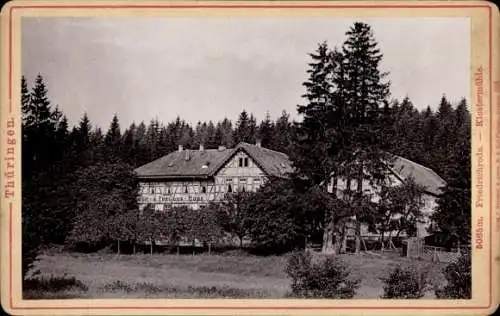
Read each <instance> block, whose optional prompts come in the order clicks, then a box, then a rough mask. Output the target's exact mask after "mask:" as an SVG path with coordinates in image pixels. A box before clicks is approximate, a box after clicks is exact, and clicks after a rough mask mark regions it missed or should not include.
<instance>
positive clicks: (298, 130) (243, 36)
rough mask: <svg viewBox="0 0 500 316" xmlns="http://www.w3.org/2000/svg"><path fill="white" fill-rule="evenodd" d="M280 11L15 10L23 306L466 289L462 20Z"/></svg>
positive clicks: (474, 235) (474, 121)
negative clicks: (78, 12)
mask: <svg viewBox="0 0 500 316" xmlns="http://www.w3.org/2000/svg"><path fill="white" fill-rule="evenodd" d="M488 7H489V8H490V9H491V6H488ZM109 10H110V11H112V9H109ZM147 10H149V9H147ZM200 10H203V9H200ZM283 10H285V9H283ZM151 11H154V9H151ZM262 11H263V12H264V11H265V10H262ZM266 12H267V11H266ZM481 12H483V11H481ZM297 13H299V12H295V14H293V15H291V16H286V17H282V16H279V15H277V14H274V15H273V14H263V15H262V16H259V17H253V16H245V15H244V14H239V15H231V14H220V15H207V16H198V15H194V14H193V15H191V16H188V15H182V16H181V15H179V16H175V15H172V16H170V15H169V16H162V15H161V14H158V15H154V14H153V15H152V16H147V15H144V16H141V15H137V16H133V15H126V16H119V17H117V16H111V14H109V16H107V15H106V14H100V15H97V14H96V15H95V16H92V15H90V14H86V15H85V14H82V15H73V16H71V15H70V14H67V15H54V16H47V15H43V14H40V15H31V16H22V17H20V18H18V22H17V23H18V24H14V25H18V28H19V32H18V39H17V40H14V43H15V44H14V47H16V46H15V45H17V47H18V48H19V59H18V63H17V66H16V67H18V68H19V69H18V70H19V73H18V75H15V76H13V78H14V80H17V81H15V82H13V83H12V85H13V86H14V89H13V90H12V91H13V92H12V94H14V95H15V97H14V96H13V97H12V98H15V100H19V102H18V103H17V104H16V103H14V105H13V106H14V110H13V111H14V113H15V114H16V115H18V118H19V119H18V120H17V121H16V124H18V125H16V127H15V128H16V129H17V130H16V133H19V134H18V135H17V136H16V138H17V141H18V144H17V145H16V146H18V147H16V148H17V149H16V152H15V154H16V155H18V158H17V161H16V162H15V163H16V165H17V166H18V167H16V168H17V169H15V170H16V171H15V172H16V175H15V176H16V177H19V181H18V183H16V184H15V188H14V184H12V187H11V186H10V185H8V183H10V182H6V183H7V185H4V195H3V197H2V199H4V198H5V199H7V198H16V199H17V200H16V201H18V202H16V203H19V214H20V215H19V219H20V220H19V233H18V235H17V236H18V237H19V238H18V239H17V240H19V245H18V246H19V253H20V255H19V256H20V258H19V260H18V263H19V266H18V267H17V269H19V270H20V273H19V278H21V279H20V280H18V281H15V282H17V283H16V284H19V286H20V290H19V291H20V294H19V295H20V296H19V299H20V300H22V301H23V302H25V301H32V302H37V301H39V300H44V301H45V300H49V301H56V300H57V301H59V300H64V301H73V300H82V299H86V300H93V299H113V300H116V299H119V300H121V299H127V300H129V299H141V300H142V299H145V300H146V301H147V300H152V299H168V300H170V299H203V300H204V299H209V300H216V299H224V301H226V300H230V299H254V300H257V299H275V300H278V299H280V300H281V299H282V300H285V301H286V300H297V299H323V300H326V299H330V300H374V301H376V300H378V301H384V300H414V301H427V300H432V301H434V302H439V301H442V300H466V301H470V300H471V299H472V298H473V296H474V295H477V294H474V295H473V287H472V283H473V282H472V279H473V278H472V276H473V270H474V269H476V268H473V266H474V264H475V261H474V264H473V253H475V252H478V251H480V250H481V249H483V244H484V247H485V249H484V251H486V247H491V245H490V243H491V237H487V236H489V235H485V233H483V229H484V231H487V230H488V227H487V226H488V225H490V224H487V223H489V221H491V219H490V218H486V216H487V215H486V214H487V211H486V209H488V205H491V203H490V202H489V199H491V198H492V197H491V196H489V195H485V194H487V193H484V192H486V191H488V192H490V188H489V186H490V184H489V182H486V181H490V180H488V179H490V178H489V177H490V176H491V175H490V176H488V172H489V170H490V169H488V168H489V164H490V163H492V162H486V161H485V159H489V158H487V157H489V156H490V155H492V154H491V151H492V150H493V149H488V148H489V147H488V148H486V146H489V145H487V144H486V145H484V146H485V147H484V148H485V149H483V147H481V149H480V150H479V151H474V150H473V141H474V139H475V137H476V138H477V137H479V139H480V140H481V135H483V136H482V137H486V136H484V135H486V134H488V133H489V132H487V131H488V130H487V129H485V130H484V131H483V132H482V133H483V134H480V135H479V136H477V135H476V136H474V135H475V130H474V128H476V127H481V126H483V123H484V124H485V125H486V124H487V122H489V119H488V117H487V115H491V112H490V110H488V108H487V107H486V106H484V105H483V103H484V104H486V103H487V102H488V101H487V100H486V99H487V97H486V96H484V101H483V100H482V99H480V98H479V97H480V93H484V91H483V90H482V89H484V90H486V89H488V88H487V87H489V86H490V85H489V80H491V69H489V70H487V68H488V65H487V64H485V65H484V66H482V67H473V66H471V65H472V64H471V60H472V59H473V54H474V53H475V48H473V44H472V36H473V29H472V28H471V25H472V24H471V20H472V18H471V17H468V16H466V15H456V16H397V15H395V16H369V15H367V14H359V15H357V16H356V14H353V15H350V16H326V15H321V14H319V13H318V14H317V16H313V15H311V14H309V15H308V14H304V15H303V16H301V15H300V14H297ZM16 41H17V42H16ZM16 43H17V44H16ZM484 50H485V52H484V54H486V53H487V50H486V49H484ZM476 53H477V51H476ZM490 67H491V64H490ZM16 71H17V70H16ZM11 78H12V77H11ZM488 78H489V79H488ZM479 86H480V87H481V90H479V88H477V87H479ZM483 86H484V88H483ZM16 87H18V88H16ZM476 88H477V89H476ZM490 93H491V92H490ZM481 98H482V94H481ZM2 100H3V99H2ZM2 107H4V105H2ZM16 111H18V112H16ZM13 122H14V121H13V120H12V121H7V123H6V124H4V123H2V124H4V125H5V126H6V127H5V126H4V128H7V129H8V128H9V124H11V123H12V126H11V127H13V126H14V123H13ZM488 124H489V123H488ZM6 135H10V134H9V133H8V132H7V134H6ZM2 137H5V135H4V136H2ZM488 137H489V136H488ZM488 139H489V138H488ZM488 139H483V141H485V140H486V141H488ZM7 142H8V141H7ZM12 148H14V147H12ZM3 152H4V156H5V158H4V159H3V160H4V162H3V163H4V165H3V167H2V168H3V170H2V171H3V172H2V173H4V172H5V175H6V176H7V173H6V172H9V159H10V160H11V161H12V166H14V159H15V158H13V157H14V149H12V150H11V151H9V148H8V147H7V151H5V150H3ZM9 154H11V157H12V158H9ZM483 156H484V157H483ZM16 157H17V156H16ZM474 159H475V160H474ZM472 160H474V161H475V162H476V163H478V164H479V165H480V166H479V167H477V168H473V167H472ZM483 165H484V166H483ZM483 167H484V168H483ZM12 168H14V167H12ZM13 170H14V169H12V176H14V171H13ZM485 177H487V178H485ZM473 179H474V182H473ZM12 183H14V182H12ZM483 186H484V187H483ZM473 189H474V192H473ZM16 194H18V195H16ZM488 203H489V204H488ZM483 204H484V206H483ZM2 205H3V204H2ZM12 205H13V204H10V210H11V215H10V216H12V209H13V206H12ZM483 207H484V208H485V211H484V212H483V213H484V219H483V217H480V219H479V220H476V218H475V217H474V216H473V211H474V208H483ZM2 208H3V206H2ZM488 210H489V209H488ZM5 218H7V216H6V217H5ZM3 220H4V218H2V221H3ZM11 225H12V224H11ZM478 225H479V226H478ZM483 226H484V227H483ZM478 227H479V228H478ZM489 227H491V225H490V226H489ZM16 229H17V228H16ZM491 234H492V232H490V235H491ZM3 236H6V235H3ZM10 236H12V232H11V235H10ZM10 238H12V237H10ZM488 238H490V239H488ZM11 247H12V246H11ZM478 249H479V250H478ZM9 256H12V250H11V251H10V255H9ZM485 256H486V253H485ZM490 256H491V250H490ZM485 258H487V257H485ZM490 258H491V257H490ZM10 265H16V263H15V262H14V263H12V261H11V264H10ZM482 267H483V266H478V268H477V269H479V270H481V269H483V270H484V271H479V273H486V269H484V268H482ZM10 269H12V267H11V268H10ZM477 269H476V271H477ZM490 272H491V266H490ZM11 278H12V276H11ZM14 278H18V277H16V276H14ZM490 278H492V276H491V275H490ZM486 279H488V278H487V277H486ZM6 281H7V278H4V275H2V282H6ZM11 282H12V281H11ZM490 283H491V281H490ZM11 286H12V285H11ZM475 287H479V288H481V287H483V288H484V289H487V283H484V285H482V286H481V285H475ZM490 289H491V285H490ZM10 295H13V294H10ZM9 297H10V296H9ZM224 301H223V302H224ZM448 302H449V301H448ZM3 303H4V302H2V304H3ZM141 304H143V303H141ZM219 304H222V303H219ZM436 304H437V303H436ZM490 304H491V294H490Z"/></svg>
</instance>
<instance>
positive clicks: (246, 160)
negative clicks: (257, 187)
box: [245, 157, 248, 167]
mask: <svg viewBox="0 0 500 316" xmlns="http://www.w3.org/2000/svg"><path fill="white" fill-rule="evenodd" d="M245 167H248V158H247V157H245Z"/></svg>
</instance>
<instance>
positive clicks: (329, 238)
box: [321, 177, 339, 254]
mask: <svg viewBox="0 0 500 316" xmlns="http://www.w3.org/2000/svg"><path fill="white" fill-rule="evenodd" d="M333 183H334V185H333V188H332V190H333V192H334V194H335V196H337V185H338V179H337V177H335V178H334V182H333ZM324 190H325V191H326V192H328V185H326V184H325V189H324ZM334 230H335V223H334V222H333V217H332V214H331V210H330V209H328V208H327V209H325V223H324V229H323V244H322V246H321V252H322V253H324V254H334V253H336V250H337V248H338V245H337V243H338V240H339V238H338V237H337V236H335V235H336V232H335V231H334Z"/></svg>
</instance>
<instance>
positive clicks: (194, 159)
mask: <svg viewBox="0 0 500 316" xmlns="http://www.w3.org/2000/svg"><path fill="white" fill-rule="evenodd" d="M239 151H244V152H246V153H247V154H248V155H249V156H250V158H252V159H253V160H254V161H255V162H256V163H257V165H258V166H259V167H260V168H261V169H262V170H263V171H264V172H265V173H266V174H267V175H269V176H275V177H284V176H286V173H287V172H290V171H291V170H292V168H291V162H290V161H289V159H288V156H287V155H285V154H283V153H280V152H277V151H274V150H270V149H267V148H263V147H260V146H256V145H251V144H248V143H240V144H238V145H237V146H236V147H235V148H232V149H205V150H189V149H184V150H182V151H175V152H172V153H170V154H168V155H166V156H163V157H161V158H159V159H157V160H155V161H152V162H150V163H148V164H145V165H143V166H141V167H139V168H137V169H135V172H136V174H137V176H138V177H139V178H149V179H160V178H207V177H212V176H214V175H215V174H216V173H217V172H218V171H219V170H220V169H221V168H222V167H223V166H224V165H225V164H226V163H227V162H228V161H229V160H230V159H231V158H232V157H233V156H234V155H235V154H236V153H237V152H239ZM204 166H205V167H204Z"/></svg>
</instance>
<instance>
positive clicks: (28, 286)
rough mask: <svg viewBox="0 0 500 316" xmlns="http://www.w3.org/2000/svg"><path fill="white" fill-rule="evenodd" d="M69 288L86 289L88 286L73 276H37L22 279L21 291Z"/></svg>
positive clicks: (50, 290)
mask: <svg viewBox="0 0 500 316" xmlns="http://www.w3.org/2000/svg"><path fill="white" fill-rule="evenodd" d="M70 289H77V290H81V291H87V290H88V287H87V286H86V285H85V284H84V283H83V282H82V281H80V280H77V279H76V278H75V277H68V276H63V277H55V276H50V277H37V278H28V279H26V280H24V281H23V291H38V292H61V291H66V290H70Z"/></svg>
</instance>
